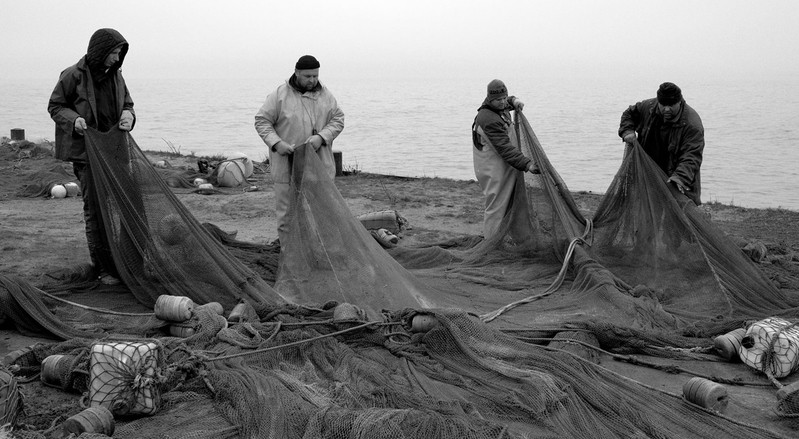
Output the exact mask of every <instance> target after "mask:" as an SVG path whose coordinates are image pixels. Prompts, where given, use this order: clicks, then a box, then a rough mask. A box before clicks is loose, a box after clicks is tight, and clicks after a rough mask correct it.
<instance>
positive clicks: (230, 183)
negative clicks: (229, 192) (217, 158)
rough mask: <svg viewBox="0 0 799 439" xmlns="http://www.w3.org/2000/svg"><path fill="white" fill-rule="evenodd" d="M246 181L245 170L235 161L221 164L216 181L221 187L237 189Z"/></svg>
mask: <svg viewBox="0 0 799 439" xmlns="http://www.w3.org/2000/svg"><path fill="white" fill-rule="evenodd" d="M245 180H246V177H244V169H243V167H242V166H239V165H238V164H237V163H236V162H235V161H227V162H222V163H220V164H219V167H218V168H217V174H216V181H217V183H219V185H220V186H225V187H237V186H241V184H242V183H244V181H245Z"/></svg>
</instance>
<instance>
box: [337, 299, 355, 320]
mask: <svg viewBox="0 0 799 439" xmlns="http://www.w3.org/2000/svg"><path fill="white" fill-rule="evenodd" d="M361 314H362V312H361V310H360V308H358V307H357V306H355V305H353V304H351V303H347V302H344V303H339V304H338V305H336V307H335V308H333V321H343V320H361Z"/></svg>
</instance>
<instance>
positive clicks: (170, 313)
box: [155, 294, 194, 322]
mask: <svg viewBox="0 0 799 439" xmlns="http://www.w3.org/2000/svg"><path fill="white" fill-rule="evenodd" d="M192 309H194V302H193V301H192V300H191V299H190V298H188V297H184V296H170V295H167V294H162V295H160V296H158V299H156V301H155V316H156V317H158V318H159V319H161V320H167V321H170V322H185V321H186V320H189V319H190V318H191V311H192Z"/></svg>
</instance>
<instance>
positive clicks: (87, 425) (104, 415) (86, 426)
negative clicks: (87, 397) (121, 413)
mask: <svg viewBox="0 0 799 439" xmlns="http://www.w3.org/2000/svg"><path fill="white" fill-rule="evenodd" d="M61 428H62V430H63V432H64V434H67V435H68V434H70V433H74V434H75V435H76V436H79V435H81V433H100V434H103V435H106V436H111V435H113V434H114V415H113V414H112V413H111V411H110V410H108V409H107V408H105V407H104V406H101V405H97V406H94V407H89V408H87V409H86V410H84V411H82V412H80V413H78V414H77V415H75V416H70V417H69V418H68V419H67V420H66V421H64V423H63V424H61Z"/></svg>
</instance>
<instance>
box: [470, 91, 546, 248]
mask: <svg viewBox="0 0 799 439" xmlns="http://www.w3.org/2000/svg"><path fill="white" fill-rule="evenodd" d="M523 108H524V103H523V102H522V101H520V100H519V99H517V98H516V97H515V96H510V97H508V89H507V88H506V87H505V83H503V82H502V81H500V80H499V79H494V80H493V81H491V82H490V83H488V87H487V94H486V98H485V100H484V101H483V104H482V105H481V106H480V108H478V109H477V116H475V118H474V123H472V143H473V146H474V147H473V148H472V158H473V161H474V174H475V176H476V177H477V183H478V184H479V185H480V188H481V189H482V190H483V197H484V198H485V212H484V214H483V236H485V237H486V238H488V237H490V236H493V235H494V234H495V233H496V232H497V231H498V230H499V227H500V224H501V223H502V219H503V218H504V217H505V213H506V212H507V211H508V207H509V206H510V202H511V199H512V198H513V191H514V188H515V186H516V179H517V178H518V176H519V174H520V173H521V172H525V171H526V172H531V173H534V174H535V173H539V170H538V167H537V166H536V164H535V162H533V160H532V159H531V158H529V157H525V155H524V154H522V151H521V150H520V149H519V147H518V145H515V144H514V143H513V141H512V139H511V136H510V128H511V117H510V110H516V111H521V110H522V109H523Z"/></svg>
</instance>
